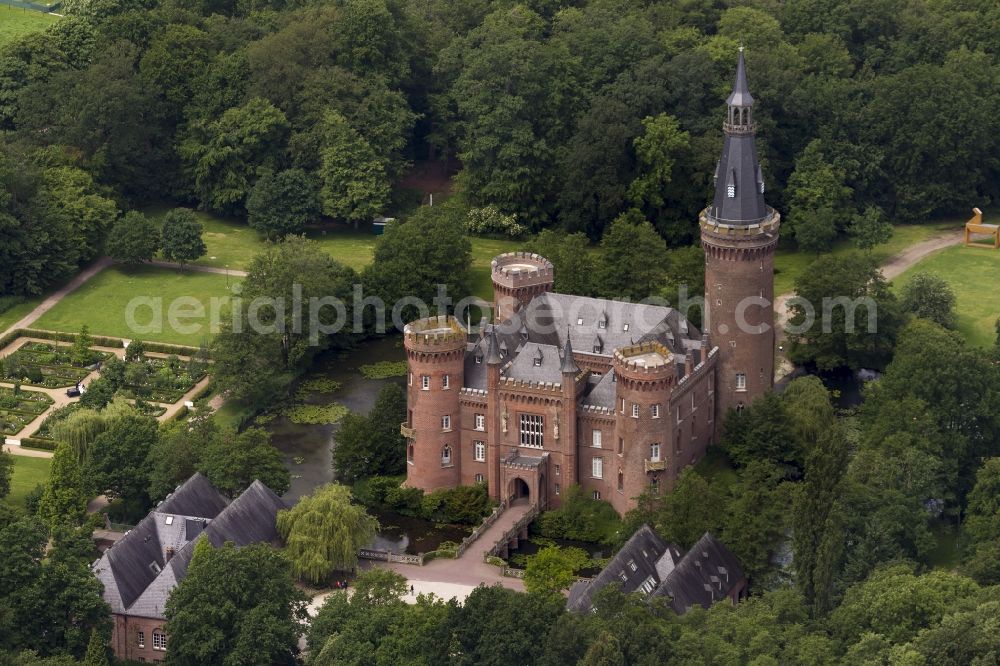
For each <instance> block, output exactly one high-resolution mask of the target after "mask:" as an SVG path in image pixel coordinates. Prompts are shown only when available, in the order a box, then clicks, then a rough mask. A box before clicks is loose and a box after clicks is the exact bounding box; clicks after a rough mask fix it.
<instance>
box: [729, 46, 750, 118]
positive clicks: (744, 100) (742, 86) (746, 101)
mask: <svg viewBox="0 0 1000 666" xmlns="http://www.w3.org/2000/svg"><path fill="white" fill-rule="evenodd" d="M726 104H728V105H730V106H753V95H751V94H750V85H749V84H748V83H747V63H746V60H744V58H743V48H742V47H741V48H740V57H739V60H737V61H736V80H735V81H734V82H733V92H731V93H729V98H728V99H727V100H726Z"/></svg>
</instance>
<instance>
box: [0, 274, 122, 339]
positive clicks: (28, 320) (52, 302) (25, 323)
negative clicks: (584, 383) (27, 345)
mask: <svg viewBox="0 0 1000 666" xmlns="http://www.w3.org/2000/svg"><path fill="white" fill-rule="evenodd" d="M113 263H114V262H113V261H112V260H111V258H110V257H101V258H100V259H98V260H97V261H95V262H94V263H93V264H91V265H90V266H88V267H87V268H85V269H83V270H82V271H80V272H79V273H78V274H77V275H76V277H74V278H73V279H72V280H70V281H69V282H68V283H66V285H65V286H63V287H62V288H61V289H59V290H57V291H54V292H53V293H52V294H51V295H50V296H49V297H48V298H46V299H45V300H44V301H42V302H41V303H39V304H38V306H37V307H36V308H35V309H34V310H32V311H31V312H29V313H28V314H27V315H26V316H25V317H23V318H22V319H21V320H20V321H17V322H15V323H14V324H13V325H12V326H10V327H9V328H8V329H7V330H6V331H3V332H2V333H0V338H2V337H3V336H5V335H6V334H7V333H10V332H11V331H16V330H17V329H19V328H28V327H30V326H31V325H32V324H33V323H35V322H36V321H37V320H38V319H39V317H41V316H42V315H43V314H45V313H46V312H48V311H49V310H51V309H52V308H54V307H55V306H56V304H57V303H59V301H61V300H62V299H63V298H64V297H65V296H66V295H67V294H69V293H72V292H73V291H76V290H77V289H78V288H79V287H80V286H81V285H83V284H84V283H85V282H87V280H89V279H90V278H92V277H94V276H95V275H97V274H98V273H100V272H101V271H103V270H104V269H105V268H107V267H108V266H110V265H111V264H113Z"/></svg>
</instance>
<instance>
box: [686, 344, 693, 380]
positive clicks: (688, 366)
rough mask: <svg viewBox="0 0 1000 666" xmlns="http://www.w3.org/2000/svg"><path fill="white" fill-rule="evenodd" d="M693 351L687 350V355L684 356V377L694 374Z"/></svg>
mask: <svg viewBox="0 0 1000 666" xmlns="http://www.w3.org/2000/svg"><path fill="white" fill-rule="evenodd" d="M693 359H694V350H693V349H689V350H688V353H687V354H685V355H684V376H685V377H686V376H688V375H690V374H691V373H692V372H694V361H693Z"/></svg>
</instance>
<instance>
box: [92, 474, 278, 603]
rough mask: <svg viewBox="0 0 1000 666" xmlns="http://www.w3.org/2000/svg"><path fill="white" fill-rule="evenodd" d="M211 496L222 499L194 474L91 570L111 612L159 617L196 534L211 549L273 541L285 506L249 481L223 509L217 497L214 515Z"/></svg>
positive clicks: (181, 575) (188, 557)
mask: <svg viewBox="0 0 1000 666" xmlns="http://www.w3.org/2000/svg"><path fill="white" fill-rule="evenodd" d="M196 477H200V478H196ZM216 496H218V498H222V496H221V494H219V493H218V491H217V490H216V489H215V488H214V487H213V486H212V485H211V484H210V483H208V480H207V479H205V477H203V476H201V475H200V474H196V475H195V476H192V477H191V478H190V479H188V481H186V482H185V483H184V484H183V485H182V486H180V487H179V488H178V490H177V491H176V492H175V493H174V494H173V495H172V496H171V497H170V498H169V499H168V500H167V501H164V502H163V503H161V504H160V506H158V507H157V508H156V509H154V510H153V511H151V512H150V513H149V515H147V516H146V517H145V518H143V519H142V521H140V523H139V524H138V525H136V526H135V527H134V528H132V530H130V531H129V532H128V533H127V534H126V535H125V536H124V537H122V538H121V539H120V540H119V541H118V542H117V543H115V545H114V546H112V547H111V548H109V549H108V550H107V551H105V553H104V555H103V556H102V557H101V559H100V560H98V561H97V562H96V563H95V564H94V567H93V569H94V574H95V575H96V576H97V577H98V579H99V580H100V581H101V582H102V583H103V584H104V593H103V596H104V600H105V601H106V602H107V603H108V605H110V606H111V611H112V612H113V613H120V614H126V615H134V616H140V617H152V618H162V617H163V611H164V608H165V607H166V602H167V598H168V597H169V596H170V591H171V590H173V588H174V586H175V585H176V584H177V582H178V581H180V580H182V579H183V578H184V574H185V573H186V572H187V566H188V564H189V563H190V561H191V557H192V556H193V554H194V545H195V541H196V540H197V538H198V537H199V536H201V534H202V533H204V534H205V537H206V538H208V539H209V541H210V542H211V543H212V545H213V546H216V547H218V546H221V545H222V544H223V543H225V542H227V541H231V542H233V543H234V544H236V545H237V546H246V545H249V544H252V543H260V542H265V543H272V542H275V541H276V540H277V538H278V533H277V529H276V527H275V521H276V519H277V514H278V511H280V510H281V509H285V508H288V507H287V505H286V504H285V503H284V501H282V499H281V498H280V497H278V496H277V495H276V494H275V493H274V492H273V491H272V490H271V489H270V488H268V487H267V486H265V485H264V484H263V483H261V482H260V481H254V482H253V483H252V484H251V485H250V487H249V488H247V489H246V490H245V491H243V493H242V494H240V496H239V497H237V498H236V499H234V500H233V501H232V502H231V503H229V504H228V505H225V498H222V500H223V508H222V509H221V511H216V507H217V506H218V500H217V497H216ZM168 501H169V502H171V503H170V504H168V503H167V502H168ZM164 506H166V507H167V508H172V509H196V508H201V509H202V510H204V512H205V513H209V514H211V515H210V516H199V515H197V514H195V515H183V514H175V513H166V512H164V511H163V509H164Z"/></svg>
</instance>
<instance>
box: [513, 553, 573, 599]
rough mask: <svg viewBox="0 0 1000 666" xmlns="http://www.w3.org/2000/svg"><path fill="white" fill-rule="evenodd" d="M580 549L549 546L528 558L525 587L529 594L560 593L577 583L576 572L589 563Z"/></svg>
mask: <svg viewBox="0 0 1000 666" xmlns="http://www.w3.org/2000/svg"><path fill="white" fill-rule="evenodd" d="M588 559H589V558H588V557H587V553H586V552H584V551H583V550H581V549H580V548H572V547H570V548H560V547H559V546H548V547H546V548H542V549H541V550H540V551H538V553H537V554H536V555H532V556H531V557H529V558H528V565H527V566H526V567H525V570H524V587H525V589H526V590H528V592H534V593H542V594H544V593H552V594H554V593H559V592H562V591H563V590H566V589H569V586H570V585H572V584H573V583H574V581H576V572H577V571H579V570H580V569H582V568H583V566H584V565H585V564H586V563H587V561H588Z"/></svg>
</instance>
